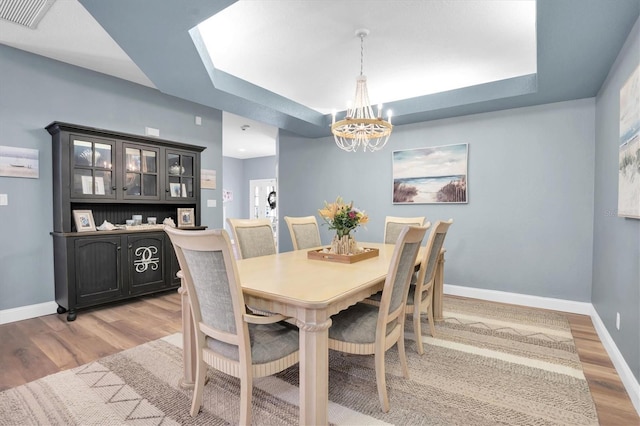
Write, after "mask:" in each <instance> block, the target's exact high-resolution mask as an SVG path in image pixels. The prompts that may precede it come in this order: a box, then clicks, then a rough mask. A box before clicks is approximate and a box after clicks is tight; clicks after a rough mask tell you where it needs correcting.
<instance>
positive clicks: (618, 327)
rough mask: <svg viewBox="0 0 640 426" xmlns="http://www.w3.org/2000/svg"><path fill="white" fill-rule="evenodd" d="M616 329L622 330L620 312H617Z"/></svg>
mask: <svg viewBox="0 0 640 426" xmlns="http://www.w3.org/2000/svg"><path fill="white" fill-rule="evenodd" d="M616 329H617V330H620V312H616Z"/></svg>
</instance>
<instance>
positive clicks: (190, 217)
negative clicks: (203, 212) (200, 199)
mask: <svg viewBox="0 0 640 426" xmlns="http://www.w3.org/2000/svg"><path fill="white" fill-rule="evenodd" d="M195 219H196V217H195V213H194V212H193V209H192V208H189V209H178V227H179V228H181V227H187V226H196V220H195Z"/></svg>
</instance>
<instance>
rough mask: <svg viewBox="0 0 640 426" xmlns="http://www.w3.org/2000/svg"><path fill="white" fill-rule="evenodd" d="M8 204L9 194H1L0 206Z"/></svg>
mask: <svg viewBox="0 0 640 426" xmlns="http://www.w3.org/2000/svg"><path fill="white" fill-rule="evenodd" d="M8 205H9V195H8V194H0V206H8Z"/></svg>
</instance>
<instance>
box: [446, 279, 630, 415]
mask: <svg viewBox="0 0 640 426" xmlns="http://www.w3.org/2000/svg"><path fill="white" fill-rule="evenodd" d="M444 293H445V294H450V295H452V296H464V297H471V298H473V299H481V300H489V301H492V302H502V303H511V304H513V305H522V306H529V307H532V308H543V309H552V310H554V311H562V312H570V313H573V314H582V315H589V316H590V317H591V321H593V326H594V328H595V330H596V333H598V337H599V338H600V341H601V342H602V345H603V346H604V348H605V350H606V351H607V353H608V354H609V358H611V362H612V363H613V366H614V367H615V369H616V371H617V372H618V375H619V376H620V380H622V384H623V385H624V387H625V389H626V391H627V393H628V394H629V397H630V398H631V402H632V403H633V406H634V407H635V409H636V411H637V412H638V414H639V415H640V383H638V380H636V378H635V376H634V375H633V373H632V372H631V369H630V368H629V364H627V362H626V361H625V359H624V358H623V356H622V354H621V353H620V351H619V350H618V347H617V346H616V344H615V342H614V341H613V338H612V337H611V335H610V334H609V332H608V331H607V328H606V327H605V326H604V323H603V322H602V320H601V319H600V316H599V315H598V312H597V311H596V309H595V308H594V307H593V305H592V304H591V303H587V302H574V301H571V300H563V299H554V298H551V297H540V296H530V295H526V294H519V293H508V292H505V291H496V290H486V289H481V288H473V287H463V286H458V285H451V284H445V285H444Z"/></svg>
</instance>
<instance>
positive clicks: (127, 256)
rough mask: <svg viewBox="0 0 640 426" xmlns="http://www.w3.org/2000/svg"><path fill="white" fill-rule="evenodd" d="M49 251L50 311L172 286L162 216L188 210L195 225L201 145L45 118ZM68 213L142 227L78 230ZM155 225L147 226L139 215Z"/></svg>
mask: <svg viewBox="0 0 640 426" xmlns="http://www.w3.org/2000/svg"><path fill="white" fill-rule="evenodd" d="M46 130H47V131H48V132H49V133H50V134H51V136H52V143H53V232H52V233H51V235H52V236H53V253H54V271H55V296H56V302H57V303H58V313H59V314H62V313H65V312H66V313H67V320H68V321H73V320H74V319H75V318H76V315H77V310H78V309H81V308H87V307H90V306H95V305H99V304H103V303H108V302H113V301H118V300H123V299H127V298H131V297H136V296H140V295H144V294H150V293H154V292H158V291H163V290H169V289H175V288H178V287H179V286H180V281H179V279H178V278H176V273H177V271H178V262H177V259H176V257H175V253H174V251H173V247H172V246H171V242H170V240H169V238H168V237H167V236H166V234H165V233H164V231H163V230H162V226H161V225H160V224H162V222H163V220H164V219H165V218H172V219H173V221H174V223H176V224H177V223H178V220H177V209H178V208H192V209H193V211H194V214H195V227H193V228H191V229H202V228H203V227H201V226H200V153H201V152H202V151H203V150H204V147H201V146H195V145H189V144H183V143H178V142H173V141H168V140H163V139H158V138H150V137H144V136H139V135H132V134H126V133H121V132H114V131H110V130H103V129H97V128H92V127H87V126H80V125H76V124H69V123H61V122H57V121H56V122H53V123H51V124H49V125H48V126H47V127H46ZM74 210H82V211H87V210H90V211H91V214H92V215H93V218H94V221H95V224H96V226H100V225H101V224H102V223H103V222H104V221H105V220H106V221H108V222H109V223H111V224H113V225H123V224H125V223H126V220H127V219H131V218H132V216H133V215H142V217H143V223H144V224H145V225H142V226H125V227H121V228H125V229H115V230H104V231H97V230H96V231H88V232H86V231H85V232H78V230H77V229H76V225H75V223H74V216H73V211H74ZM148 217H155V218H157V222H158V225H156V226H153V225H148V224H146V223H147V218H148Z"/></svg>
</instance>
